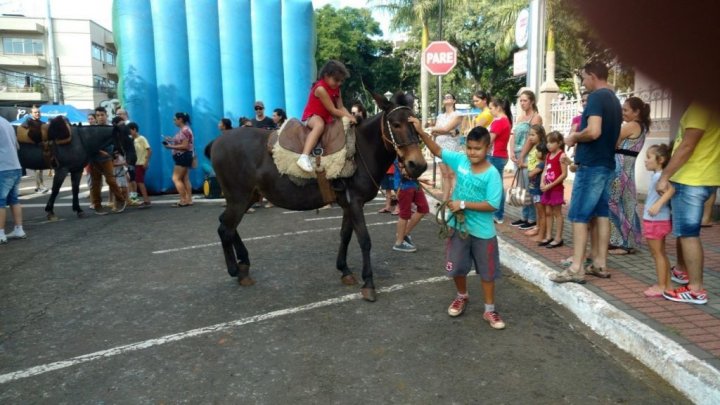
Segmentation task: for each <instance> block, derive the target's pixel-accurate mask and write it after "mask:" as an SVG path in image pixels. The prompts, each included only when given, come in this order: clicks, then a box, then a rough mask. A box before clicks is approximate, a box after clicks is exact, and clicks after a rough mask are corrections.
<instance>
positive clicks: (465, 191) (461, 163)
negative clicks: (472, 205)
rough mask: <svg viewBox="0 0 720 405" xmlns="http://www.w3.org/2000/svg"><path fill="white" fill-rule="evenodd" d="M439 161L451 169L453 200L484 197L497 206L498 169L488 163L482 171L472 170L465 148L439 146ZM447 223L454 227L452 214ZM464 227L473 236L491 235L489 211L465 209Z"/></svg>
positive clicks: (499, 197) (475, 200)
mask: <svg viewBox="0 0 720 405" xmlns="http://www.w3.org/2000/svg"><path fill="white" fill-rule="evenodd" d="M442 161H443V163H445V164H446V165H448V166H449V167H450V168H451V169H453V171H454V172H455V176H456V178H457V182H456V183H455V190H454V191H453V194H452V199H453V200H456V201H465V202H466V203H467V202H481V201H487V202H488V203H489V204H490V205H492V206H493V207H495V208H498V207H499V206H500V201H501V198H502V192H503V191H502V180H501V178H500V173H498V171H497V169H495V168H494V167H493V166H492V165H489V166H488V168H487V169H486V170H485V171H484V172H482V173H473V172H472V167H471V163H470V159H468V157H467V155H466V154H465V152H454V151H450V150H446V149H443V150H442ZM449 225H450V226H451V227H453V228H455V229H458V225H457V224H456V223H455V218H454V217H453V218H452V219H451V220H450V222H449ZM465 229H466V230H467V231H468V233H469V234H470V235H472V236H474V237H476V238H481V239H490V238H492V237H494V236H495V223H493V213H492V212H481V211H475V210H465Z"/></svg>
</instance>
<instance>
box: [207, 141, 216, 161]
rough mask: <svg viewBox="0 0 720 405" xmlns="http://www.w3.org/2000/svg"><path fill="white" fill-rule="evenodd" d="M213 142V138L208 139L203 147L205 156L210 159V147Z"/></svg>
mask: <svg viewBox="0 0 720 405" xmlns="http://www.w3.org/2000/svg"><path fill="white" fill-rule="evenodd" d="M213 142H215V140H212V141H210V142H209V143H208V144H207V146H206V147H205V156H206V157H207V158H208V159H210V149H212V144H213Z"/></svg>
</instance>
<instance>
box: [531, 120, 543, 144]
mask: <svg viewBox="0 0 720 405" xmlns="http://www.w3.org/2000/svg"><path fill="white" fill-rule="evenodd" d="M530 131H535V133H536V134H537V135H538V138H540V141H539V142H538V145H540V144H544V143H546V142H547V135H546V134H545V127H543V126H542V125H540V124H535V125H533V126H531V127H530Z"/></svg>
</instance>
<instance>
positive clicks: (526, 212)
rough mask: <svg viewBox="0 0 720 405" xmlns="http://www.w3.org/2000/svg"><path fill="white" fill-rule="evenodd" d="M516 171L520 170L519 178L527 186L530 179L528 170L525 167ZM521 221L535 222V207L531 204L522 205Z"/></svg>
mask: <svg viewBox="0 0 720 405" xmlns="http://www.w3.org/2000/svg"><path fill="white" fill-rule="evenodd" d="M518 170H522V172H521V173H520V175H521V176H522V177H523V179H524V180H525V184H527V185H529V184H530V178H529V177H528V169H527V167H526V168H523V169H518ZM528 192H529V191H528ZM521 219H524V220H526V221H528V222H535V221H536V219H537V218H536V217H535V206H534V205H533V204H530V205H523V207H522V218H521Z"/></svg>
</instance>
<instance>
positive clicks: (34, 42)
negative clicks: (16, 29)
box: [2, 38, 45, 56]
mask: <svg viewBox="0 0 720 405" xmlns="http://www.w3.org/2000/svg"><path fill="white" fill-rule="evenodd" d="M2 44H3V53H4V54H5V55H33V56H42V55H45V46H44V44H43V41H42V39H33V38H3V40H2Z"/></svg>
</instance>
